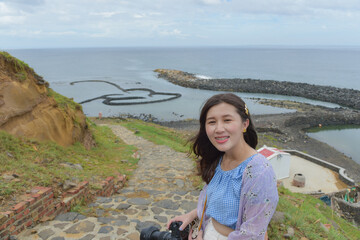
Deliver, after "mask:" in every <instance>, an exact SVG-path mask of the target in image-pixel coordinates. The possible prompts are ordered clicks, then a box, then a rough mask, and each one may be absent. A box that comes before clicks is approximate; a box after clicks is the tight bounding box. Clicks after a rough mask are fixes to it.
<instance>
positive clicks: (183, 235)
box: [140, 222, 189, 240]
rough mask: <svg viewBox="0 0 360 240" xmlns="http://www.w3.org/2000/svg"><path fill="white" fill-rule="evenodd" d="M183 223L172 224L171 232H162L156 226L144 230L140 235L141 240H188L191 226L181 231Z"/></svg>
mask: <svg viewBox="0 0 360 240" xmlns="http://www.w3.org/2000/svg"><path fill="white" fill-rule="evenodd" d="M181 225H182V222H172V223H171V224H170V227H169V230H170V232H166V231H163V232H160V230H159V229H158V228H156V227H154V226H151V227H148V228H144V229H143V230H141V233H140V240H177V239H179V240H187V239H188V236H189V226H186V228H185V229H184V230H182V231H180V229H179V228H180V226H181Z"/></svg>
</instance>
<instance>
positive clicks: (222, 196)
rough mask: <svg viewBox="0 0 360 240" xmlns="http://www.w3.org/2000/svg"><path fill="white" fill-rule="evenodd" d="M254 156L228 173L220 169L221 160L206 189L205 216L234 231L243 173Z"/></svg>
mask: <svg viewBox="0 0 360 240" xmlns="http://www.w3.org/2000/svg"><path fill="white" fill-rule="evenodd" d="M255 155H256V154H254V155H252V156H251V157H249V158H248V159H246V160H245V161H243V162H242V163H240V164H239V166H237V167H236V168H234V169H231V170H229V171H224V170H222V169H221V161H222V158H221V159H220V161H219V164H218V166H217V167H216V170H215V174H214V176H213V178H212V179H211V181H210V183H209V185H208V188H207V204H206V215H207V216H209V217H211V218H213V219H215V220H216V221H218V222H219V223H221V224H223V225H226V226H228V227H230V228H232V229H235V227H236V222H237V221H238V214H239V206H240V193H241V184H242V176H243V172H244V170H245V168H246V166H247V164H248V163H249V162H250V161H251V159H252V158H253V157H254V156H255Z"/></svg>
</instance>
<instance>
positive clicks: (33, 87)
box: [0, 52, 94, 148]
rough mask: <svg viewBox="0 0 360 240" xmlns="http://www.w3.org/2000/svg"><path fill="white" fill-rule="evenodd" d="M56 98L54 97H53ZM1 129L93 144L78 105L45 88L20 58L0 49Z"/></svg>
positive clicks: (63, 144)
mask: <svg viewBox="0 0 360 240" xmlns="http://www.w3.org/2000/svg"><path fill="white" fill-rule="evenodd" d="M55 98H56V100H55ZM0 129H1V130H5V131H6V132H9V133H10V134H13V135H16V136H19V137H22V136H24V137H28V138H34V139H37V140H41V141H46V140H51V141H54V142H57V143H58V144H59V145H62V146H68V145H71V144H73V143H75V142H77V141H79V142H81V143H83V144H84V145H85V147H87V148H90V147H91V146H92V145H94V141H93V139H92V134H91V133H90V131H89V129H88V126H87V123H86V117H85V115H84V114H83V112H82V109H81V106H80V105H79V104H76V103H74V102H73V101H71V100H70V99H67V98H65V97H63V96H61V95H59V94H57V93H55V92H54V91H52V90H51V89H50V88H48V83H47V82H45V81H44V80H43V79H42V77H40V76H39V75H37V74H36V73H35V72H34V71H33V69H31V68H30V67H29V66H27V64H25V63H23V62H22V61H20V60H18V59H16V58H14V57H12V56H10V55H9V54H8V53H5V52H0Z"/></svg>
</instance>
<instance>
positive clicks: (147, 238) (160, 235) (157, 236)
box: [140, 226, 171, 240]
mask: <svg viewBox="0 0 360 240" xmlns="http://www.w3.org/2000/svg"><path fill="white" fill-rule="evenodd" d="M168 239H171V234H170V233H169V232H160V231H159V229H158V228H156V227H154V226H151V227H148V228H144V229H143V230H141V234H140V240H168Z"/></svg>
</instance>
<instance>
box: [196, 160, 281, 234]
mask: <svg viewBox="0 0 360 240" xmlns="http://www.w3.org/2000/svg"><path fill="white" fill-rule="evenodd" d="M206 189H207V184H206V185H205V186H204V188H203V190H202V191H201V192H200V196H199V201H198V206H197V215H198V217H199V219H201V215H202V211H203V208H204V202H205V196H206ZM278 201H279V196H278V191H277V186H276V176H275V173H274V170H273V168H272V166H271V165H270V163H269V161H268V160H267V159H266V158H265V157H264V156H263V155H261V154H257V155H256V156H254V157H253V159H252V160H251V161H250V162H249V163H248V165H247V167H246V168H245V171H244V173H243V177H242V185H241V196H240V207H239V215H238V221H237V223H236V228H235V231H233V232H231V233H230V234H229V236H228V239H229V240H235V239H236V240H240V239H262V240H263V239H264V236H265V232H266V230H267V226H268V224H269V222H270V220H271V217H272V215H273V214H274V212H275V209H276V206H277V203H278ZM225 211H226V209H225ZM203 221H204V222H203V224H202V227H201V228H202V230H203V231H204V230H205V228H206V226H207V224H208V221H209V217H208V216H206V215H205V216H204V220H203Z"/></svg>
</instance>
